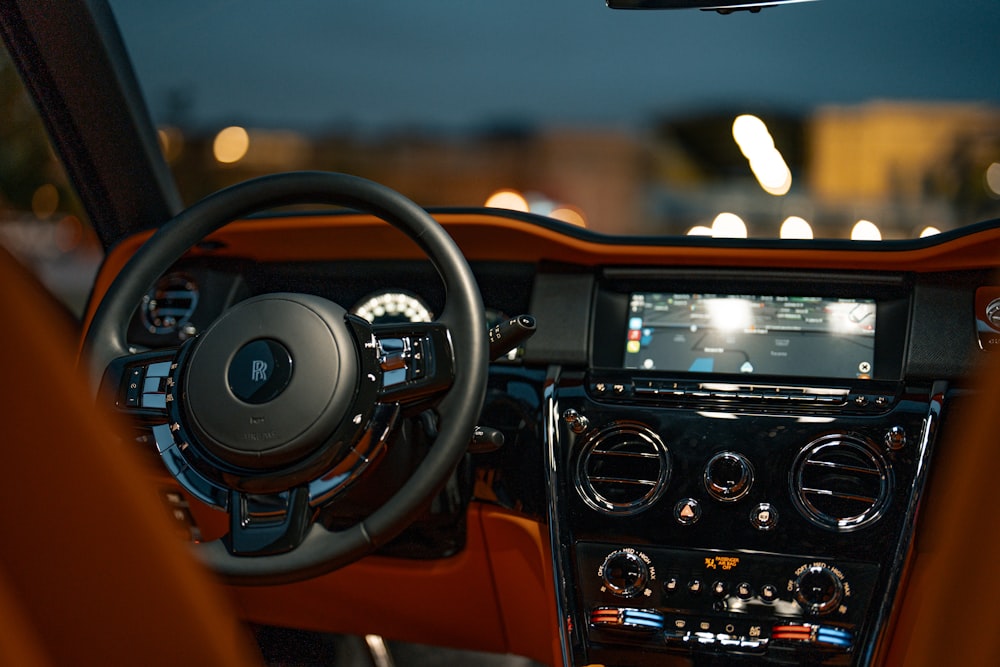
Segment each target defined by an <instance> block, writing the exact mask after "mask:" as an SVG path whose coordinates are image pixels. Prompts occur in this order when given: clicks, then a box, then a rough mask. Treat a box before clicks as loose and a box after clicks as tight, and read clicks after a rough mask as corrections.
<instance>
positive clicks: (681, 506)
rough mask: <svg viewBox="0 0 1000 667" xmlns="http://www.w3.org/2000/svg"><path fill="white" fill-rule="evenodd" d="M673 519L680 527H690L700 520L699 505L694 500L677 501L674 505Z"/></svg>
mask: <svg viewBox="0 0 1000 667" xmlns="http://www.w3.org/2000/svg"><path fill="white" fill-rule="evenodd" d="M674 518H675V519H676V520H677V523H679V524H681V525H682V526H691V525H694V524H696V523H698V519H700V518H701V503H699V502H698V501H697V500H695V499H694V498H684V499H682V500H678V501H677V504H676V505H674Z"/></svg>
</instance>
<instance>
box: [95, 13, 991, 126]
mask: <svg viewBox="0 0 1000 667" xmlns="http://www.w3.org/2000/svg"><path fill="white" fill-rule="evenodd" d="M112 5H113V8H114V10H115V13H116V16H117V17H118V20H119V22H120V23H121V25H122V30H123V33H124V35H125V38H126V43H127V45H128V47H129V49H130V51H131V52H132V56H133V59H134V60H135V63H136V67H137V70H138V73H139V78H140V80H141V81H142V82H143V84H144V86H145V90H146V95H147V97H148V99H149V104H150V107H151V110H152V111H153V115H154V117H155V118H156V120H157V121H159V122H162V121H164V120H166V115H167V114H168V110H169V104H168V102H167V100H168V98H169V96H170V91H183V92H184V94H185V95H187V96H188V98H189V100H190V108H189V109H188V120H189V121H190V122H191V123H192V124H194V125H199V126H205V127H213V126H221V125H222V124H227V123H242V124H247V125H261V126H291V127H299V128H316V129H318V128H324V127H330V126H343V125H349V126H352V127H357V128H363V129H381V128H385V127H396V126H405V127H414V126H416V127H430V128H437V129H449V128H467V127H477V126H482V125H484V124H489V123H492V122H512V121H516V122H528V123H538V124H577V125H613V126H622V127H625V126H634V125H637V124H642V123H644V122H648V121H649V120H650V119H651V118H653V117H655V116H656V115H657V114H661V113H665V112H666V113H670V112H690V111H695V112H696V111H698V110H702V109H709V108H712V107H713V106H723V105H724V106H726V107H727V108H733V107H736V106H743V107H754V108H769V107H770V108H782V109H788V110H792V111H795V110H804V109H808V108H811V107H814V106H816V105H819V104H827V103H835V104H850V103H856V102H861V101H866V100H872V99H900V100H957V101H981V102H985V103H989V104H1000V37H998V36H1000V0H821V1H820V2H814V3H806V4H798V5H790V6H786V7H776V8H771V9H765V10H764V11H762V12H761V13H759V14H749V13H739V14H734V15H729V16H721V15H718V14H716V13H711V12H700V11H657V12H625V11H612V10H609V9H607V8H606V7H605V6H604V3H603V1H602V0H491V1H487V0H466V1H459V0H420V1H414V0H289V1H288V2H274V1H273V0H269V1H264V0H172V1H171V2H161V3H137V2H132V1H130V0H113V2H112Z"/></svg>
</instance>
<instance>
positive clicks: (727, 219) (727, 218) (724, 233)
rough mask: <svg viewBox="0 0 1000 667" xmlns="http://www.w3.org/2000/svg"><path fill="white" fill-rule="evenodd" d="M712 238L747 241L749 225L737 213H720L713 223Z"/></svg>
mask: <svg viewBox="0 0 1000 667" xmlns="http://www.w3.org/2000/svg"><path fill="white" fill-rule="evenodd" d="M712 236H713V237H714V238H717V239H745V238H746V237H747V225H746V223H745V222H743V219H742V218H741V217H740V216H738V215H736V214H735V213H720V214H719V215H717V216H715V220H713V221H712Z"/></svg>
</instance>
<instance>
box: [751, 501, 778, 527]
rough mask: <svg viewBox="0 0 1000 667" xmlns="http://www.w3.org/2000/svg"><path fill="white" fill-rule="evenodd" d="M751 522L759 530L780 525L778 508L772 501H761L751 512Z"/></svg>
mask: <svg viewBox="0 0 1000 667" xmlns="http://www.w3.org/2000/svg"><path fill="white" fill-rule="evenodd" d="M750 523H752V524H753V527H754V528H756V529H757V530H764V531H767V530H771V529H772V528H774V527H775V526H777V525H778V510H776V509H774V506H773V505H771V503H760V504H759V505H757V506H756V507H755V508H753V511H752V512H750Z"/></svg>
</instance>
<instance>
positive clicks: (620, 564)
mask: <svg viewBox="0 0 1000 667" xmlns="http://www.w3.org/2000/svg"><path fill="white" fill-rule="evenodd" d="M600 574H601V577H602V578H603V579H604V585H605V586H606V587H607V589H608V590H609V591H611V592H612V593H614V594H615V595H618V596H620V597H623V598H627V597H632V596H633V595H638V594H639V593H641V592H642V591H643V590H645V588H646V582H648V581H649V565H647V564H646V559H645V558H643V556H641V555H640V554H639V553H638V552H635V551H631V550H626V549H622V550H620V551H614V552H612V553H610V554H608V557H607V558H605V559H604V564H603V565H601V570H600Z"/></svg>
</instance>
